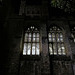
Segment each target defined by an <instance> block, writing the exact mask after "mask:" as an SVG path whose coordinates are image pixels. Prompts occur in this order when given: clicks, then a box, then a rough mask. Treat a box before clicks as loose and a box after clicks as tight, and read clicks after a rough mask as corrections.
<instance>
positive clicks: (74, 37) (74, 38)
mask: <svg viewBox="0 0 75 75" xmlns="http://www.w3.org/2000/svg"><path fill="white" fill-rule="evenodd" d="M71 37H72V38H73V41H74V42H75V27H73V28H72V29H71Z"/></svg>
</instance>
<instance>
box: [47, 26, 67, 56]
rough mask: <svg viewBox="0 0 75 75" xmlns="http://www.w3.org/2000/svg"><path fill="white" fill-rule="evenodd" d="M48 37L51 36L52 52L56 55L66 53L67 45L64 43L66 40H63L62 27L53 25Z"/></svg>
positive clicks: (50, 49) (50, 46) (50, 45)
mask: <svg viewBox="0 0 75 75" xmlns="http://www.w3.org/2000/svg"><path fill="white" fill-rule="evenodd" d="M48 38H49V51H50V54H54V55H57V54H59V55H62V54H63V55H64V54H66V53H65V49H64V48H65V47H64V44H63V42H64V41H63V34H62V31H61V29H59V28H57V27H56V26H53V27H52V28H50V31H49V34H48ZM63 47H64V48H63Z"/></svg>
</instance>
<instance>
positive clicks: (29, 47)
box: [27, 43, 31, 55]
mask: <svg viewBox="0 0 75 75" xmlns="http://www.w3.org/2000/svg"><path fill="white" fill-rule="evenodd" d="M27 45H28V48H27V55H30V53H31V44H30V43H28V44H27Z"/></svg>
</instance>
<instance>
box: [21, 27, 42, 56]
mask: <svg viewBox="0 0 75 75" xmlns="http://www.w3.org/2000/svg"><path fill="white" fill-rule="evenodd" d="M30 27H35V26H30ZM30 27H29V28H30ZM35 28H36V27H35ZM25 33H28V34H29V33H31V42H28V40H27V42H24V40H25ZM33 33H35V34H37V33H39V37H35V38H36V39H37V38H39V41H38V42H33V38H34V37H33ZM28 38H30V37H28ZM24 43H26V44H28V43H30V44H31V52H32V47H33V46H32V44H33V43H34V44H35V45H36V44H39V54H38V55H37V54H36V53H35V54H34V55H33V54H32V53H30V54H29V55H28V54H27V53H26V55H24V54H23V48H24ZM22 44H23V45H22V56H25V57H30V56H32V57H36V56H37V57H39V56H40V55H41V43H40V31H39V29H38V28H37V32H35V31H34V30H33V31H29V32H27V31H26V29H24V31H23V43H22ZM35 49H36V46H35ZM35 52H36V51H35Z"/></svg>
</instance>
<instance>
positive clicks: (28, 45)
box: [23, 26, 40, 55]
mask: <svg viewBox="0 0 75 75" xmlns="http://www.w3.org/2000/svg"><path fill="white" fill-rule="evenodd" d="M39 54H40V33H39V31H38V29H37V28H35V27H34V26H31V27H30V28H28V29H27V30H26V31H25V32H24V46H23V55H39Z"/></svg>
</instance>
